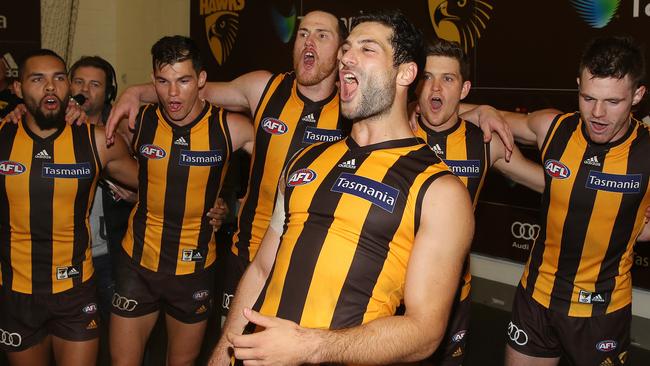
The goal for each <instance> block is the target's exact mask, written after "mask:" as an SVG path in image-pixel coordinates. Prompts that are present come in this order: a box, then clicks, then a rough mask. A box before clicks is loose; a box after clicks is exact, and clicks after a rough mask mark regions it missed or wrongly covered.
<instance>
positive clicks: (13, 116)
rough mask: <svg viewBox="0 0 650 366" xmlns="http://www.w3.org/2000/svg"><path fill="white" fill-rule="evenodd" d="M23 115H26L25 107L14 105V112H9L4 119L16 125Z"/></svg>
mask: <svg viewBox="0 0 650 366" xmlns="http://www.w3.org/2000/svg"><path fill="white" fill-rule="evenodd" d="M25 113H27V107H25V105H24V104H22V103H20V104H18V105H16V107H15V108H14V110H13V111H11V112H9V113H8V114H7V115H6V116H5V118H4V119H5V120H9V121H11V122H13V123H16V124H17V123H18V122H20V120H22V119H23V116H24V115H25Z"/></svg>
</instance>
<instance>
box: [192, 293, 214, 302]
mask: <svg viewBox="0 0 650 366" xmlns="http://www.w3.org/2000/svg"><path fill="white" fill-rule="evenodd" d="M209 295H210V291H208V290H199V291H196V292H195V293H194V295H192V298H193V299H194V300H196V301H203V300H205V299H207V298H208V296H209Z"/></svg>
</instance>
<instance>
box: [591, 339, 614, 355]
mask: <svg viewBox="0 0 650 366" xmlns="http://www.w3.org/2000/svg"><path fill="white" fill-rule="evenodd" d="M616 345H617V344H616V341H613V340H611V339H610V340H606V341H601V342H598V343H597V344H596V349H597V350H599V351H600V352H611V351H613V350H615V349H616Z"/></svg>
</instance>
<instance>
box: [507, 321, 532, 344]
mask: <svg viewBox="0 0 650 366" xmlns="http://www.w3.org/2000/svg"><path fill="white" fill-rule="evenodd" d="M508 338H510V340H511V341H513V342H515V343H516V344H518V345H520V346H524V345H526V344H527V343H528V334H526V332H524V330H523V329H519V327H518V326H516V325H515V324H514V323H512V322H510V323H509V324H508Z"/></svg>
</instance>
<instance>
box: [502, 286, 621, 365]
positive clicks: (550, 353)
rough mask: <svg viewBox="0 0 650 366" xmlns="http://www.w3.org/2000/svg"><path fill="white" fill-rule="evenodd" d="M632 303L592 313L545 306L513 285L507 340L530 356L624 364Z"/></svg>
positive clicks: (584, 363) (580, 363)
mask: <svg viewBox="0 0 650 366" xmlns="http://www.w3.org/2000/svg"><path fill="white" fill-rule="evenodd" d="M631 321H632V306H631V305H627V306H626V307H624V308H622V309H620V310H617V311H615V312H613V313H609V314H605V315H599V316H593V317H572V316H568V315H565V314H561V313H558V312H555V311H552V310H549V309H547V308H545V307H543V306H542V305H540V304H539V303H537V301H535V300H534V299H533V298H532V297H531V296H530V295H528V294H527V293H526V291H525V290H524V289H523V288H522V287H521V285H520V286H519V287H518V288H517V292H516V294H515V301H514V304H513V309H512V320H511V321H510V323H509V324H508V328H507V342H508V344H509V345H510V347H512V348H514V349H515V350H516V351H518V352H520V353H523V354H525V355H528V356H532V357H544V358H555V357H560V356H565V357H567V358H568V359H569V360H570V361H571V362H572V364H574V365H576V366H583V365H584V366H592V365H612V366H613V365H625V364H627V360H628V349H629V347H630V323H631Z"/></svg>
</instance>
